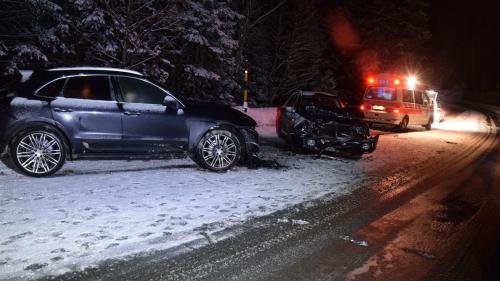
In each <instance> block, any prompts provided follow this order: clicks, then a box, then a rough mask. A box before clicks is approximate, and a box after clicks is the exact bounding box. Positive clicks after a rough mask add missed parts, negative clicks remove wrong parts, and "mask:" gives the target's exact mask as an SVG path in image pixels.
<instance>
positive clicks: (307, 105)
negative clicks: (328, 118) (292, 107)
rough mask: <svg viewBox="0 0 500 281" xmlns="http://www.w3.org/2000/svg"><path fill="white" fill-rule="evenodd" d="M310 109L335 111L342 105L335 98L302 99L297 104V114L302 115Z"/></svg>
mask: <svg viewBox="0 0 500 281" xmlns="http://www.w3.org/2000/svg"><path fill="white" fill-rule="evenodd" d="M312 108H317V109H323V110H336V109H339V108H343V104H342V102H341V101H340V100H339V99H338V98H336V97H318V96H315V97H304V98H302V99H301V100H300V102H299V106H298V112H299V113H300V114H303V113H305V112H307V111H308V110H310V109H312Z"/></svg>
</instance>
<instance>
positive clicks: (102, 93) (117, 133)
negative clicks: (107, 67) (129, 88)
mask: <svg viewBox="0 0 500 281" xmlns="http://www.w3.org/2000/svg"><path fill="white" fill-rule="evenodd" d="M62 92H63V96H62V97H60V96H58V97H56V98H55V99H54V100H53V101H52V102H51V103H50V107H51V110H52V116H53V118H54V119H55V120H56V121H57V122H59V123H60V124H62V125H63V126H64V127H65V128H66V130H67V131H68V132H69V134H70V137H72V138H73V139H74V142H75V145H77V146H78V147H75V148H76V150H78V151H83V152H84V153H90V154H92V153H113V152H119V151H121V149H122V146H121V138H122V126H121V112H120V110H119V107H118V105H117V102H116V101H114V99H113V97H112V94H111V93H112V91H111V82H110V79H109V77H108V76H106V75H79V76H73V77H70V78H68V79H67V81H66V83H65V85H64V88H63V91H62Z"/></svg>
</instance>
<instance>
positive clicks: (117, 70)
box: [46, 66, 144, 77]
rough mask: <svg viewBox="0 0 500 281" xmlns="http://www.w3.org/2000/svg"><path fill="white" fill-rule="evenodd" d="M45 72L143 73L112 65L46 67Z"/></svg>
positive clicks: (140, 74)
mask: <svg viewBox="0 0 500 281" xmlns="http://www.w3.org/2000/svg"><path fill="white" fill-rule="evenodd" d="M46 71H47V72H51V73H61V74H65V73H68V74H129V75H134V76H141V77H144V75H143V74H142V73H140V72H137V71H134V70H130V69H121V68H112V67H91V66H79V67H58V68H51V69H47V70H46Z"/></svg>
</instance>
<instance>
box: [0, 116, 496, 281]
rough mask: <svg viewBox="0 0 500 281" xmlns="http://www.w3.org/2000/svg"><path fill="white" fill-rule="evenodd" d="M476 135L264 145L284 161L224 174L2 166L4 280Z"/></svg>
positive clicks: (345, 185) (140, 165) (411, 162)
mask: <svg viewBox="0 0 500 281" xmlns="http://www.w3.org/2000/svg"><path fill="white" fill-rule="evenodd" d="M480 116H481V115H479V114H478V113H476V112H472V111H466V112H463V113H462V114H460V115H459V116H457V117H456V118H458V120H466V121H467V122H469V121H470V122H472V123H475V124H476V125H475V126H474V127H473V128H475V129H474V130H487V129H488V127H487V124H486V121H485V118H480ZM460 118H461V119H460ZM454 120H455V122H457V121H456V120H457V119H454ZM450 122H453V120H450ZM459 122H462V121H459ZM443 126H444V127H443V128H446V124H444V125H443ZM450 126H451V125H450ZM454 126H455V125H453V126H452V127H453V128H455V127H454ZM471 128H472V127H471ZM470 135H471V134H469V133H461V132H452V131H440V130H436V131H431V132H423V131H416V132H412V133H407V134H393V133H391V134H387V135H383V136H382V137H381V139H380V143H379V148H378V150H377V151H376V152H375V153H374V154H371V155H366V156H364V157H363V158H362V159H359V160H354V159H343V158H322V159H315V158H314V157H313V156H307V155H291V154H289V153H288V152H286V151H284V150H283V149H282V148H280V147H279V146H277V145H265V146H263V147H262V154H263V156H264V157H265V158H267V159H276V160H277V161H278V162H279V163H280V164H282V165H285V166H287V168H282V169H277V170H275V169H266V168H261V169H258V170H250V169H248V168H245V167H237V168H236V169H234V170H232V171H229V172H227V173H223V174H217V173H211V172H207V171H203V170H199V169H197V168H196V166H195V165H194V164H193V163H192V162H191V161H190V160H170V161H148V162H142V161H136V162H127V161H99V162H94V161H81V162H74V163H67V165H66V166H65V167H64V168H63V170H62V172H60V173H59V174H57V175H56V176H54V177H51V178H43V179H33V178H28V177H24V176H20V175H17V174H15V173H14V172H12V171H10V170H8V169H7V168H6V167H4V166H0V195H1V197H0V280H11V279H19V280H25V279H29V278H36V277H40V276H43V275H47V274H60V273H63V272H66V271H71V270H79V269H82V268H85V267H88V266H92V265H96V264H97V263H99V262H100V261H103V260H106V259H110V258H126V257H127V256H128V255H133V254H144V253H148V252H150V251H154V250H161V249H168V248H171V247H175V246H178V245H180V244H182V243H185V242H189V241H193V240H196V239H205V238H206V237H209V238H210V239H214V238H213V237H212V235H211V234H212V233H214V232H217V231H221V230H223V229H226V228H228V227H231V226H235V225H239V224H241V223H243V222H245V221H247V220H249V219H251V218H253V217H258V216H263V215H266V214H270V213H273V212H275V211H278V210H282V209H284V208H288V207H292V206H294V205H296V204H301V203H302V204H306V206H307V204H311V203H310V202H312V201H313V200H315V199H321V200H328V199H331V198H333V197H336V196H339V195H342V194H346V193H349V192H351V191H353V190H355V189H357V188H360V187H362V186H364V185H366V184H367V183H368V182H371V181H374V180H377V179H380V178H382V177H386V176H389V175H391V174H394V173H395V172H396V171H401V170H411V169H412V167H415V166H419V165H427V164H428V163H435V162H436V161H440V159H443V158H445V157H449V156H450V155H453V154H456V153H460V151H461V149H462V147H463V146H465V145H466V143H467V140H468V139H469V138H470Z"/></svg>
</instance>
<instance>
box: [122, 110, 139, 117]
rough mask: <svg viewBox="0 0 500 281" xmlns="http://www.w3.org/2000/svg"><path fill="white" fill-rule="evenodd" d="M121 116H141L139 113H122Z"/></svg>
mask: <svg viewBox="0 0 500 281" xmlns="http://www.w3.org/2000/svg"><path fill="white" fill-rule="evenodd" d="M123 114H125V115H129V116H139V115H141V113H140V112H129V111H125V112H123Z"/></svg>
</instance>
